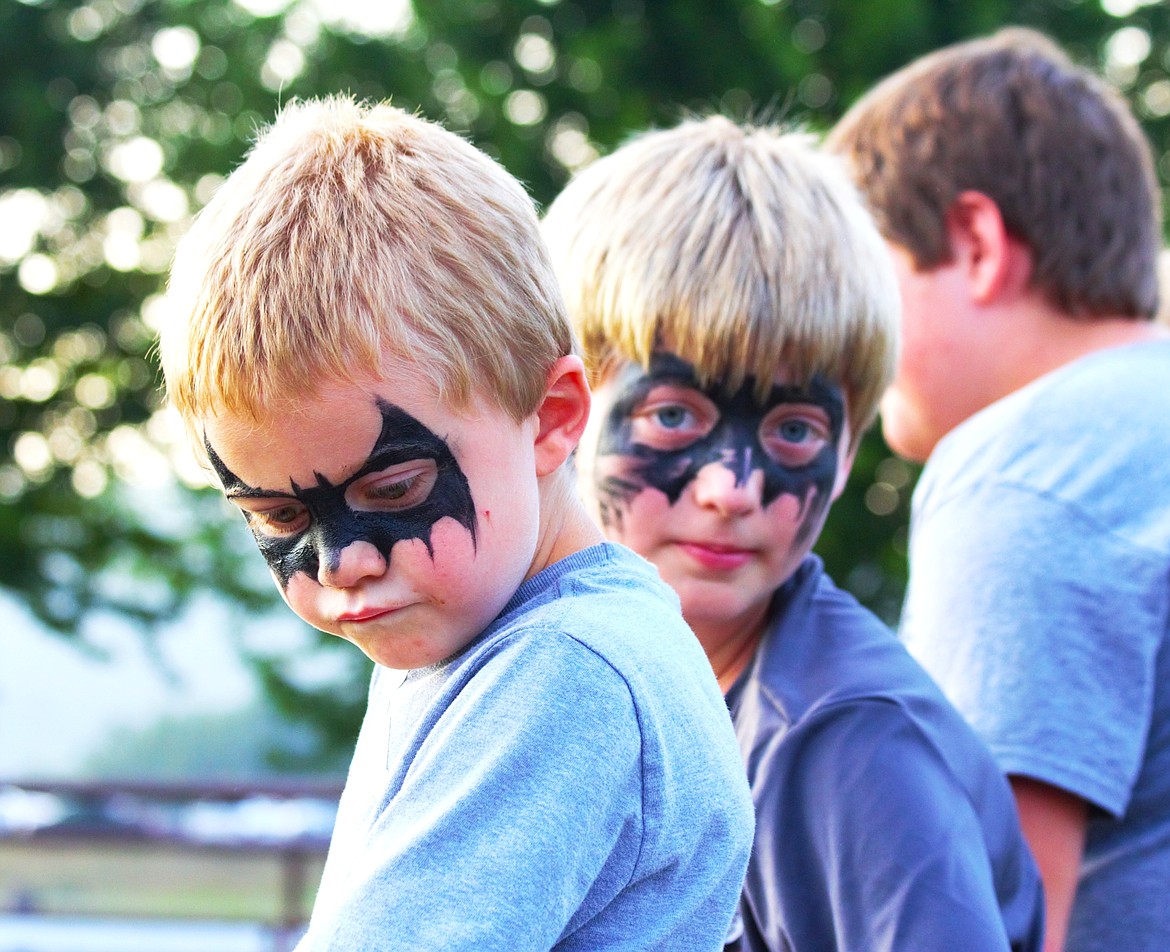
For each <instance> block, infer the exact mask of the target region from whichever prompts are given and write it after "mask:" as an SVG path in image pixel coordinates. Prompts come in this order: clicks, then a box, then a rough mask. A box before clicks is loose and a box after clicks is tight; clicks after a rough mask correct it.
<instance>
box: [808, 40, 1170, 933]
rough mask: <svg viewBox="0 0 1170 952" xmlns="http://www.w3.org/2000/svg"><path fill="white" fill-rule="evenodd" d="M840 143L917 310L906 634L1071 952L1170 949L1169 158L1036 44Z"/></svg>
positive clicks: (937, 72)
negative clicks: (1004, 797)
mask: <svg viewBox="0 0 1170 952" xmlns="http://www.w3.org/2000/svg"><path fill="white" fill-rule="evenodd" d="M829 144H830V145H831V147H832V148H833V149H835V150H836V151H839V152H841V153H842V154H843V155H845V156H846V157H847V158H848V161H849V163H850V165H851V166H852V169H853V171H854V173H855V175H856V179H857V181H858V184H859V185H860V187H861V188H862V190H863V191H864V192H865V195H866V197H867V199H868V200H869V204H870V207H871V208H872V210H873V213H874V215H875V217H876V219H877V221H878V225H879V228H880V229H881V231H882V233H883V234H884V236H885V238H886V240H887V242H888V243H889V244H890V246H891V248H892V250H893V254H894V258H895V261H896V262H897V270H898V277H899V283H900V285H901V288H902V293H903V312H902V327H903V339H904V341H905V348H904V350H903V354H902V358H901V361H900V362H899V365H898V370H897V374H896V376H895V379H894V384H893V386H892V387H891V388H890V390H889V391H888V393H887V395H886V397H885V399H884V400H883V403H882V427H883V429H884V431H885V434H886V439H887V441H888V442H889V444H890V446H891V447H893V448H894V449H895V450H896V451H897V452H899V453H901V454H903V455H905V456H908V457H910V458H912V459H916V460H925V461H926V466H925V468H924V469H923V472H922V478H921V479H920V480H919V483H918V487H917V488H916V490H915V493H914V500H913V514H912V517H911V534H910V584H909V587H908V589H907V594H906V604H905V607H904V610H903V613H902V624H901V634H902V636H903V639H904V640H905V642H906V644H907V646H908V647H909V648H910V650H911V652H913V654H914V656H915V657H916V658H918V659H919V660H920V661H921V662H922V664H923V665H924V666H925V667H926V669H927V670H928V671H930V673H931V674H932V675H933V676H934V677H935V678H936V679H937V681H938V683H939V684H940V685H942V688H943V690H944V691H945V692H946V694H947V696H948V697H949V698H950V699H951V700H952V701H953V702H954V703H955V706H956V707H957V708H958V709H959V710H960V711H961V712H962V713H963V714H964V715H965V716H966V717H967V718H968V719H969V720H970V722H971V723H972V724H973V725H974V726H975V729H976V731H977V732H978V733H979V735H980V736H981V737H982V738H983V739H984V741H985V742H986V743H987V744H988V746H989V747H990V748H991V750H992V753H993V754H994V755H995V757H996V760H997V761H998V763H999V765H1000V768H1001V769H1002V770H1003V771H1004V772H1005V773H1007V774H1008V775H1009V777H1010V781H1011V784H1012V788H1013V790H1014V792H1015V794H1016V797H1017V800H1018V803H1019V812H1020V820H1021V823H1022V825H1023V827H1024V832H1025V834H1026V835H1027V837H1028V839H1029V841H1030V843H1031V845H1032V848H1033V851H1034V853H1035V855H1036V859H1037V862H1038V863H1039V866H1040V870H1041V874H1042V875H1043V878H1044V887H1045V894H1046V896H1047V901H1048V917H1047V921H1048V930H1047V932H1048V948H1049V949H1050V950H1059V949H1062V948H1063V949H1066V950H1067V952H1112V950H1114V949H1126V950H1127V952H1155V950H1158V952H1161V950H1165V949H1167V948H1170V903H1167V902H1166V901H1165V891H1166V890H1165V886H1166V883H1167V882H1170V493H1168V492H1167V487H1168V486H1170V437H1168V430H1167V420H1170V387H1168V386H1167V381H1168V380H1170V340H1167V332H1166V329H1165V327H1162V326H1160V325H1156V324H1154V323H1153V322H1152V321H1151V320H1150V317H1151V315H1153V314H1154V313H1155V311H1156V308H1157V299H1158V286H1157V260H1158V254H1159V248H1160V246H1161V240H1160V235H1161V228H1160V222H1159V218H1160V215H1159V212H1160V208H1161V198H1160V195H1159V189H1158V182H1157V179H1156V177H1155V174H1154V162H1153V158H1152V156H1151V154H1150V147H1149V144H1148V143H1147V142H1146V140H1145V136H1144V135H1143V133H1142V130H1141V128H1140V126H1139V125H1138V123H1137V120H1136V119H1135V118H1134V116H1133V114H1132V113H1131V112H1130V110H1129V108H1128V106H1127V105H1126V103H1125V101H1124V100H1123V99H1122V97H1121V96H1120V95H1119V94H1118V93H1117V92H1116V91H1115V90H1113V89H1111V88H1109V87H1108V86H1107V85H1106V84H1105V83H1104V82H1103V81H1102V80H1100V79H1099V78H1098V77H1096V76H1094V75H1093V74H1092V73H1091V72H1089V71H1088V70H1086V69H1084V68H1082V67H1080V66H1077V65H1075V64H1074V63H1072V62H1071V61H1070V60H1069V59H1068V57H1067V56H1065V55H1064V53H1063V52H1062V51H1061V50H1060V49H1059V48H1057V47H1056V46H1055V44H1053V43H1052V42H1051V41H1049V40H1048V39H1046V38H1045V37H1044V36H1042V35H1040V34H1037V33H1035V32H1034V31H1030V30H1023V29H1018V28H1017V29H1009V30H1004V31H1001V32H999V33H997V34H995V35H994V36H991V37H986V38H981V39H977V40H971V41H968V42H965V43H960V44H956V45H955V46H952V47H948V48H946V49H943V50H940V51H938V52H936V53H934V54H931V55H930V56H927V57H923V58H922V59H920V60H917V61H915V62H914V63H911V64H910V65H909V66H907V67H905V68H904V69H902V70H899V71H898V72H897V73H895V74H893V75H892V76H890V77H889V78H887V79H886V80H884V81H883V82H882V83H880V84H878V86H877V87H875V88H874V89H873V90H872V91H871V92H870V93H868V94H867V95H866V96H864V97H862V99H861V100H859V101H858V102H857V103H856V104H855V105H854V106H853V107H852V108H851V109H850V110H849V112H848V113H847V114H846V116H845V117H844V118H843V119H842V120H841V122H840V123H839V124H838V126H837V127H836V129H834V131H833V133H832V135H831V137H830V139H829ZM1066 927H1067V929H1066Z"/></svg>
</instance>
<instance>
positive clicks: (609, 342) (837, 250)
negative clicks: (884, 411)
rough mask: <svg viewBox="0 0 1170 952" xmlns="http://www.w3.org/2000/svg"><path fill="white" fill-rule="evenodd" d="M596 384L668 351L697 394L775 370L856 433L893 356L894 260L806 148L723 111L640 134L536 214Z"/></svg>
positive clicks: (868, 418) (842, 184)
mask: <svg viewBox="0 0 1170 952" xmlns="http://www.w3.org/2000/svg"><path fill="white" fill-rule="evenodd" d="M544 233H545V237H546V239H547V240H548V242H549V246H550V249H551V251H552V256H553V264H554V267H555V268H556V270H557V275H558V277H559V278H560V281H561V288H562V290H563V292H564V295H565V300H566V303H567V306H568V309H569V315H570V319H571V320H572V322H573V325H574V327H575V329H576V331H577V334H578V337H579V339H580V340H581V344H582V347H583V348H584V350H585V358H586V362H587V364H588V366H589V370H590V375H591V379H592V381H593V382H594V383H597V382H598V381H600V380H601V379H603V378H604V377H605V375H606V374H607V373H608V370H609V368H610V366H611V365H612V363H613V362H614V361H615V360H634V361H637V362H638V363H640V364H642V365H643V366H646V365H648V363H649V360H650V356H651V354H652V352H653V351H654V349H655V348H656V347H660V346H665V347H667V348H668V349H670V350H671V351H673V352H674V353H676V354H678V355H679V356H680V357H682V358H683V359H684V360H687V361H688V362H690V363H691V364H693V365H694V367H695V369H696V372H697V374H698V377H699V380H700V382H701V383H702V384H703V385H704V386H709V385H711V384H713V383H717V384H719V385H721V386H723V387H725V388H726V389H728V390H730V391H734V390H736V389H738V388H739V387H740V386H742V384H743V382H744V380H745V378H747V377H754V378H755V380H756V385H757V389H758V394H759V396H760V397H761V398H762V397H763V396H764V394H765V393H766V392H767V390H768V388H769V387H770V386H771V383H772V380H773V378H774V376H775V374H776V372H777V371H778V370H779V369H781V368H785V369H787V370H788V371H789V372H791V373H793V374H795V375H796V376H797V378H798V379H799V380H801V382H807V380H808V379H810V378H811V377H812V376H813V375H814V374H818V373H819V374H822V375H824V376H826V377H827V378H829V379H830V380H832V381H833V382H835V383H838V384H840V385H842V386H843V387H844V389H845V391H846V395H847V398H848V400H849V411H850V424H851V430H852V434H851V436H852V439H853V440H854V441H856V440H857V439H858V438H859V436H860V434H861V433H862V432H864V430H865V428H866V427H867V426H868V425H869V424H870V423H871V422H872V421H873V418H874V416H875V414H876V412H877V405H878V401H879V399H880V397H881V393H882V391H883V390H885V388H886V386H887V385H888V384H889V382H890V379H891V378H892V376H893V371H894V366H895V363H896V359H897V340H898V331H897V327H898V318H899V306H900V305H899V297H898V287H897V281H896V278H895V276H894V272H893V267H892V264H891V262H890V260H889V255H888V252H887V250H886V247H885V245H884V243H883V242H882V239H881V237H880V236H879V235H878V232H877V229H876V227H875V226H874V224H873V222H872V220H871V219H870V217H869V215H868V213H867V212H866V211H865V209H864V207H863V206H862V203H861V200H860V198H859V196H858V194H857V192H856V190H855V188H854V187H853V185H852V184H851V183H850V182H849V180H848V178H847V176H846V174H845V172H844V169H843V167H841V166H840V165H839V164H838V162H837V161H836V160H835V159H834V158H833V157H831V156H826V155H823V154H821V153H820V152H818V151H817V149H816V147H815V141H814V140H813V138H812V137H811V136H810V135H808V134H806V133H802V132H798V131H786V130H783V129H781V128H779V127H776V126H770V125H759V126H754V125H739V124H737V123H735V122H732V121H731V120H730V119H727V118H725V117H723V116H710V117H707V118H702V119H690V120H686V121H684V122H683V123H681V124H680V125H678V126H676V127H674V128H672V129H668V130H660V131H653V132H647V133H643V134H641V135H639V136H637V137H635V138H634V139H633V140H631V141H630V142H629V143H627V144H626V145H624V146H622V147H621V148H619V149H618V150H617V151H616V152H614V153H613V154H611V155H609V156H608V157H606V158H603V159H601V160H599V161H597V162H595V163H594V164H593V165H591V166H589V167H588V168H586V169H585V170H584V171H582V172H580V173H579V174H578V175H576V176H575V177H574V178H573V179H572V180H571V181H570V182H569V184H568V186H566V188H565V189H564V191H563V192H562V193H561V195H560V196H559V197H558V198H557V199H556V201H555V202H553V204H552V206H551V207H550V208H549V210H548V213H547V215H546V216H545V220H544Z"/></svg>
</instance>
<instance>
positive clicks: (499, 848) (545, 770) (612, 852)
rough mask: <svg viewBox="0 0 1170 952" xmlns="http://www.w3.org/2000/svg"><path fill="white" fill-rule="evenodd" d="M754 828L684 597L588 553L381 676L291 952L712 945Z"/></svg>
mask: <svg viewBox="0 0 1170 952" xmlns="http://www.w3.org/2000/svg"><path fill="white" fill-rule="evenodd" d="M752 831H753V815H752V804H751V799H750V795H749V793H748V788H747V780H746V778H745V777H744V772H743V766H742V764H741V762H740V759H739V749H738V747H737V746H736V741H735V735H734V732H733V730H732V726H731V719H730V716H729V714H728V711H727V708H726V706H725V704H724V702H723V697H722V695H721V694H720V692H719V688H718V685H717V684H716V682H715V677H714V675H713V674H712V672H711V666H710V664H709V663H708V662H707V659H706V657H705V656H704V655H703V652H702V649H701V648H700V646H699V643H698V641H697V639H696V638H695V637H694V635H693V634H692V633H691V631H690V629H689V628H687V627H686V625H685V623H684V622H683V620H682V616H681V615H680V614H679V608H678V599H677V597H676V596H675V595H674V593H673V592H672V591H671V590H670V589H669V588H667V587H666V586H665V585H664V584H663V583H662V581H661V580H660V579H659V578H658V574H657V572H656V571H655V569H654V567H653V566H651V565H650V564H649V563H648V562H645V561H643V560H642V559H640V558H639V557H638V556H636V555H634V553H632V552H630V551H629V550H628V549H625V548H623V547H621V546H618V545H614V544H603V545H598V546H593V547H592V548H589V549H586V550H584V551H582V552H578V553H576V554H575V555H572V556H570V557H569V558H567V559H564V560H562V561H560V562H557V563H556V564H555V565H553V566H551V567H549V568H547V569H545V570H544V571H543V572H541V573H540V574H538V575H536V576H534V577H533V578H531V579H529V580H528V581H526V582H525V583H524V584H523V585H522V586H521V587H520V588H519V590H517V592H516V594H515V595H514V596H513V598H512V599H511V601H510V602H509V603H508V605H507V606H505V608H504V610H503V612H502V613H501V614H500V616H499V618H497V619H496V621H495V622H493V624H492V625H491V626H490V627H489V628H488V629H487V630H486V631H485V632H484V633H483V634H482V635H481V636H480V637H479V638H478V639H476V640H475V641H474V642H472V643H471V645H469V646H468V648H467V649H466V650H465V651H464V652H462V653H461V654H459V655H457V656H456V657H454V658H452V659H449V660H447V661H445V662H442V663H440V664H438V665H434V666H432V667H429V668H421V669H418V670H415V671H411V672H409V673H408V674H407V675H406V676H405V677H403V675H402V674H401V673H400V672H394V671H390V670H388V669H385V668H378V669H376V670H375V673H374V678H373V682H372V684H371V689H370V700H369V706H368V711H367V714H366V719H365V721H364V723H363V725H362V730H361V735H360V737H359V739H358V743H357V749H356V751H355V754H354V759H353V764H352V766H351V768H350V774H349V778H348V780H347V782H346V788H345V792H344V794H343V795H342V799H341V805H340V808H339V811H338V818H337V824H336V828H335V830H334V834H333V840H332V842H331V844H330V849H329V858H328V860H327V862H326V866H325V872H324V876H323V878H322V882H321V888H320V891H319V893H318V896H317V901H316V904H315V905H314V908H313V915H312V920H311V922H310V926H309V932H308V935H307V936H306V938H305V939H304V940H303V941H302V943H301V945H300V946H298V949H299V950H300V952H310V950H311V952H324V950H329V952H366V950H368V952H395V950H404V952H405V950H410V952H421V950H425V952H430V950H435V952H439V950H442V952H459V950H467V952H472V950H474V952H493V950H509V952H511V950H549V949H556V950H558V952H562V950H563V952H569V950H574V952H578V950H581V952H584V950H590V952H599V950H630V952H633V950H650V949H654V950H663V952H666V950H670V952H674V950H683V949H685V950H688V952H690V950H695V952H703V950H709V952H714V950H717V949H720V948H722V945H723V938H724V936H725V935H726V933H727V929H728V925H729V923H730V922H731V919H732V915H733V913H734V910H735V906H736V901H737V899H738V897H739V892H740V887H741V886H742V883H743V876H744V870H745V869H746V867H747V859H748V852H749V850H750V847H751V840H752Z"/></svg>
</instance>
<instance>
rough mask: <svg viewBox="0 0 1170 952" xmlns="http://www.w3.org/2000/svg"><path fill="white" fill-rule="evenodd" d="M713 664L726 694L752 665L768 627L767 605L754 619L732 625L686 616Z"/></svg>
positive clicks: (754, 615)
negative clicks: (750, 664) (749, 665)
mask: <svg viewBox="0 0 1170 952" xmlns="http://www.w3.org/2000/svg"><path fill="white" fill-rule="evenodd" d="M685 617H686V622H687V624H688V625H690V626H691V630H692V631H694V633H695V637H697V638H698V639H699V644H700V645H702V646H703V651H704V653H705V654H706V655H707V660H708V661H709V662H710V663H711V669H712V670H713V671H714V672H715V679H716V680H717V681H718V682H719V689H720V690H721V691H722V692H723V693H724V694H726V693H727V692H728V691H730V690H731V686H732V685H733V684H735V682H736V680H737V679H738V678H739V676H740V675H741V674H742V673H743V671H744V669H745V668H746V667H747V666H748V664H749V663H750V662H751V660H752V657H753V656H754V655H755V653H756V648H758V647H759V645H760V640H761V639H762V638H763V636H764V629H765V628H766V627H767V622H768V614H767V605H765V607H764V608H763V610H762V611H761V612H759V613H755V614H753V615H752V617H750V618H744V619H740V620H738V621H734V622H730V623H729V622H728V621H727V619H725V618H723V619H713V620H706V619H702V618H693V617H690V616H685Z"/></svg>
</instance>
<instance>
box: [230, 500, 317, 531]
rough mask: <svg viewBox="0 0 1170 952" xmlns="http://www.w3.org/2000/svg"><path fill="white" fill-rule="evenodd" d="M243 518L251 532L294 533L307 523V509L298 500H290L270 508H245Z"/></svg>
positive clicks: (304, 527) (303, 528)
mask: <svg viewBox="0 0 1170 952" xmlns="http://www.w3.org/2000/svg"><path fill="white" fill-rule="evenodd" d="M244 518H245V519H246V520H247V521H248V525H249V526H251V528H252V531H253V532H260V533H263V534H264V535H267V536H290V535H296V534H297V533H299V532H304V530H305V529H306V528H307V527H308V525H309V511H308V510H307V509H306V508H305V507H304V506H303V505H301V504H300V503H299V502H290V503H286V504H284V505H280V506H274V507H273V508H272V509H245V510H244Z"/></svg>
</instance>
